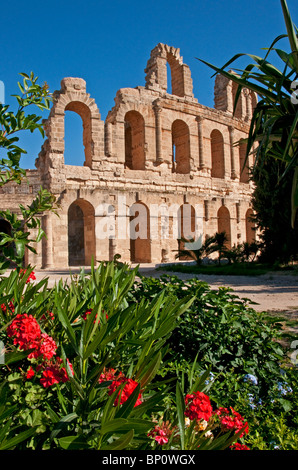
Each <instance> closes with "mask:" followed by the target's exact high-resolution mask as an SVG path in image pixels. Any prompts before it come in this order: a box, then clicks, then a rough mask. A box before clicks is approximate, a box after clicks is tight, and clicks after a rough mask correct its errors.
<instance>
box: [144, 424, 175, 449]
mask: <svg viewBox="0 0 298 470" xmlns="http://www.w3.org/2000/svg"><path fill="white" fill-rule="evenodd" d="M172 432H173V431H172V430H171V429H170V425H169V422H168V421H167V422H163V423H162V424H161V425H158V424H157V425H156V426H155V427H154V429H152V430H151V431H150V432H148V434H147V436H148V437H152V438H153V439H154V440H155V441H156V442H157V443H158V444H159V445H161V446H162V445H164V444H167V443H168V442H169V437H170V436H171V434H172Z"/></svg>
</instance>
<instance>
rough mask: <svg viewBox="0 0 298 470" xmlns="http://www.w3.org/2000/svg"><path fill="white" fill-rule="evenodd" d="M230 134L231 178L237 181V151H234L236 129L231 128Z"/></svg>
mask: <svg viewBox="0 0 298 470" xmlns="http://www.w3.org/2000/svg"><path fill="white" fill-rule="evenodd" d="M229 133H230V150H231V178H232V179H236V177H237V175H236V171H235V149H234V145H233V144H234V127H233V126H229Z"/></svg>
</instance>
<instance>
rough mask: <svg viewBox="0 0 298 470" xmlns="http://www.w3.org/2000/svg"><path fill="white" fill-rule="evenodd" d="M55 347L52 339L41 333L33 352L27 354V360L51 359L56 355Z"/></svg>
mask: <svg viewBox="0 0 298 470" xmlns="http://www.w3.org/2000/svg"><path fill="white" fill-rule="evenodd" d="M56 349H57V345H56V343H55V341H54V340H53V338H52V337H51V336H49V335H47V334H46V333H42V335H41V338H40V341H39V343H38V344H37V347H36V349H35V351H33V352H32V353H30V354H29V356H28V359H33V358H35V359H36V358H38V357H40V356H42V357H43V359H51V358H52V357H53V356H54V355H55V354H56Z"/></svg>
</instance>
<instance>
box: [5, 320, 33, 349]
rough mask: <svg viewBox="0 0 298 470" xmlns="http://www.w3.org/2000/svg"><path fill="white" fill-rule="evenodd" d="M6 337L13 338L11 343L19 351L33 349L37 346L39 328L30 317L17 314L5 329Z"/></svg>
mask: <svg viewBox="0 0 298 470" xmlns="http://www.w3.org/2000/svg"><path fill="white" fill-rule="evenodd" d="M7 334H8V336H9V337H10V338H11V337H14V340H13V343H14V344H15V345H17V346H19V347H20V349H21V350H24V351H26V350H28V349H35V348H37V347H38V346H39V340H40V336H41V330H40V326H39V324H38V323H37V321H36V319H35V318H34V317H33V316H32V315H27V313H24V314H18V315H17V316H16V318H15V319H14V320H13V322H12V323H11V324H10V325H9V326H8V328H7Z"/></svg>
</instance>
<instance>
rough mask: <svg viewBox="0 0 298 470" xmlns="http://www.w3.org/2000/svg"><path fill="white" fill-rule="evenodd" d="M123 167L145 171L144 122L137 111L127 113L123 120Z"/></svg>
mask: <svg viewBox="0 0 298 470" xmlns="http://www.w3.org/2000/svg"><path fill="white" fill-rule="evenodd" d="M124 139H125V166H126V167H127V168H130V169H131V170H145V121H144V118H143V116H142V115H141V114H140V113H139V112H138V111H128V112H127V113H126V114H125V118H124Z"/></svg>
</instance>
